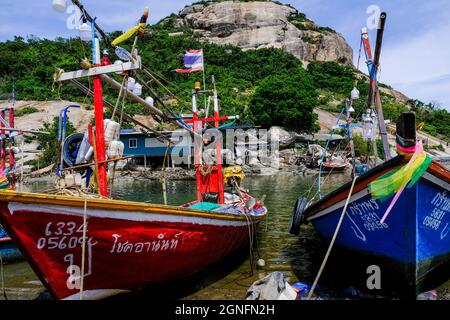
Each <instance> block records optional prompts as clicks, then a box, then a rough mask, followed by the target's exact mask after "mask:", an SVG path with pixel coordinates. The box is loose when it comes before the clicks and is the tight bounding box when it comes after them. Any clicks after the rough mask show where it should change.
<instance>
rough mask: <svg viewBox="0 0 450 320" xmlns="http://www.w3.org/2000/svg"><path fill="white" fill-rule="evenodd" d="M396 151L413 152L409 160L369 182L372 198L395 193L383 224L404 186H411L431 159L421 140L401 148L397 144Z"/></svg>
mask: <svg viewBox="0 0 450 320" xmlns="http://www.w3.org/2000/svg"><path fill="white" fill-rule="evenodd" d="M397 151H398V153H399V154H401V155H407V154H411V153H413V155H412V157H411V159H410V160H409V162H408V163H407V164H406V165H404V166H403V167H401V168H400V169H398V170H394V171H392V172H389V173H388V174H385V175H384V176H381V177H380V178H378V179H376V180H375V181H373V182H372V183H370V184H369V189H370V192H371V195H372V199H380V200H381V201H384V200H386V199H388V198H390V197H391V196H392V195H393V194H395V196H394V198H393V199H392V201H391V203H390V204H389V207H388V208H387V210H386V212H385V214H384V215H383V218H381V220H380V223H381V224H383V223H384V221H385V220H386V218H387V216H388V215H389V213H390V212H391V210H392V208H393V207H394V205H395V203H396V202H397V200H398V199H399V198H400V195H401V194H402V192H403V190H405V188H408V189H409V188H411V187H412V186H414V184H415V183H416V182H417V181H418V180H419V179H420V177H421V176H422V175H423V174H424V173H425V171H426V170H427V169H428V167H429V165H430V163H431V161H432V159H431V157H430V156H428V155H427V154H426V152H425V151H424V150H423V146H422V143H421V142H418V143H417V144H416V146H415V147H412V148H402V147H401V146H399V145H397Z"/></svg>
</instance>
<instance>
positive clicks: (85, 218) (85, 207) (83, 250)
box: [80, 196, 87, 300]
mask: <svg viewBox="0 0 450 320" xmlns="http://www.w3.org/2000/svg"><path fill="white" fill-rule="evenodd" d="M86 232H87V197H86V196H85V197H84V210H83V246H82V247H81V275H80V276H81V279H80V300H83V289H84V288H83V287H84V262H85V255H86Z"/></svg>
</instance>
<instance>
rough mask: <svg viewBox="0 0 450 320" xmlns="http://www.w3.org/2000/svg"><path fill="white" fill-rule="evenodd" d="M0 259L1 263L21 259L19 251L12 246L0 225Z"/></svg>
mask: <svg viewBox="0 0 450 320" xmlns="http://www.w3.org/2000/svg"><path fill="white" fill-rule="evenodd" d="M0 257H1V260H2V261H3V262H8V261H14V260H19V259H20V258H22V255H21V254H20V251H19V249H17V247H16V246H15V245H14V243H13V242H12V240H11V238H10V237H9V235H8V234H7V233H6V231H5V229H3V227H2V226H1V225H0Z"/></svg>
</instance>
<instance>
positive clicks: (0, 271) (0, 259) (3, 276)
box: [0, 253, 8, 300]
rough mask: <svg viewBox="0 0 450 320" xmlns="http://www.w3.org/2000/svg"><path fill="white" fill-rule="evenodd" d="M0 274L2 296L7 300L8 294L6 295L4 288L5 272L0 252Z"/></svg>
mask: <svg viewBox="0 0 450 320" xmlns="http://www.w3.org/2000/svg"><path fill="white" fill-rule="evenodd" d="M0 274H1V278H2V293H3V297H5V300H8V296H7V295H6V288H5V274H4V272H3V257H2V254H1V253H0Z"/></svg>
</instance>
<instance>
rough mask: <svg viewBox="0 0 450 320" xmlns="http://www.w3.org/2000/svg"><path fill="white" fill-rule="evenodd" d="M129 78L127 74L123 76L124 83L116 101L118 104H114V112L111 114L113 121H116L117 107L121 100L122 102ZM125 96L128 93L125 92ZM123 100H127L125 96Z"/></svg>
mask: <svg viewBox="0 0 450 320" xmlns="http://www.w3.org/2000/svg"><path fill="white" fill-rule="evenodd" d="M127 78H128V76H127V75H126V76H124V77H123V80H122V85H121V86H120V91H119V96H118V97H117V101H116V104H115V105H114V110H113V113H112V115H111V120H113V121H114V117H115V116H116V111H117V107H118V106H119V102H120V100H121V98H122V93H123V91H124V90H123V88H124V87H125V81H126V79H127ZM125 96H126V94H125ZM123 100H125V97H124V98H123ZM122 114H123V108H122Z"/></svg>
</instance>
